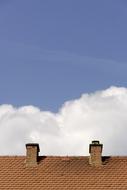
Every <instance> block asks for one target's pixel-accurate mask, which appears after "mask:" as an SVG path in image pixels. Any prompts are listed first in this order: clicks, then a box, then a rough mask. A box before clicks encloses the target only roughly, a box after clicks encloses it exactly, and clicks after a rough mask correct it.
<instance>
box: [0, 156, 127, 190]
mask: <svg viewBox="0 0 127 190" xmlns="http://www.w3.org/2000/svg"><path fill="white" fill-rule="evenodd" d="M25 159H26V157H25V156H1V157H0V190H8V189H9V190H15V189H16V190H17V189H18V190H21V189H22V190H25V189H27V190H29V189H30V190H43V189H44V190H52V189H55V190H58V189H59V190H67V189H68V190H69V189H71V190H79V189H80V190H101V189H103V190H111V189H115V190H116V189H117V190H127V157H103V165H102V166H99V167H94V166H91V165H89V160H88V159H89V158H88V157H55V156H47V157H41V156H40V157H39V162H38V165H37V166H35V167H26V164H25Z"/></svg>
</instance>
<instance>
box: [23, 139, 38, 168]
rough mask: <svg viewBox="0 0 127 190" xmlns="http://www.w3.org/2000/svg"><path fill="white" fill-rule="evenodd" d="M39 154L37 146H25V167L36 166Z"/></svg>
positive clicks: (30, 144) (32, 144) (31, 144)
mask: <svg viewBox="0 0 127 190" xmlns="http://www.w3.org/2000/svg"><path fill="white" fill-rule="evenodd" d="M39 152H40V149H39V144H37V143H28V144H26V166H37V161H38V153H39Z"/></svg>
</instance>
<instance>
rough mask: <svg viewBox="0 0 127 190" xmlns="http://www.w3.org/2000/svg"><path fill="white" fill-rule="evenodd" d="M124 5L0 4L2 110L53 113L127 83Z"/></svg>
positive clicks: (73, 1) (10, 0)
mask: <svg viewBox="0 0 127 190" xmlns="http://www.w3.org/2000/svg"><path fill="white" fill-rule="evenodd" d="M126 21H127V2H126V0H119V1H118V0H106V1H104V0H96V1H95V0H64V1H62V0H53V1H52V0H43V1H42V0H36V1H35V0H22V1H20V0H1V1H0V104H13V105H14V106H22V105H34V106H38V107H40V108H41V109H44V110H51V111H57V109H59V107H60V106H61V105H62V104H63V103H64V102H65V101H67V100H70V99H74V98H77V97H80V95H81V94H83V93H87V92H88V93H89V92H94V91H96V90H101V89H105V88H108V87H109V86H112V85H114V86H124V87H126V86H127V85H126V81H127V74H126V70H127V53H126V52H127V22H126Z"/></svg>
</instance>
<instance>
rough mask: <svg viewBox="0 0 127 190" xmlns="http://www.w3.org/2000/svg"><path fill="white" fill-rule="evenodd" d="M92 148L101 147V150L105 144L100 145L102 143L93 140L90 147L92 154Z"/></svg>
mask: <svg viewBox="0 0 127 190" xmlns="http://www.w3.org/2000/svg"><path fill="white" fill-rule="evenodd" d="M92 146H94V147H95V146H100V147H101V150H102V148H103V144H100V141H98V140H93V141H92V143H91V144H90V145H89V153H91V147H92Z"/></svg>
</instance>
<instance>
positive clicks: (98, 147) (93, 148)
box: [89, 140, 103, 166]
mask: <svg viewBox="0 0 127 190" xmlns="http://www.w3.org/2000/svg"><path fill="white" fill-rule="evenodd" d="M102 148H103V145H102V144H100V142H99V141H97V140H94V141H92V144H90V145H89V153H90V157H89V163H90V164H91V165H92V166H101V165H102Z"/></svg>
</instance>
